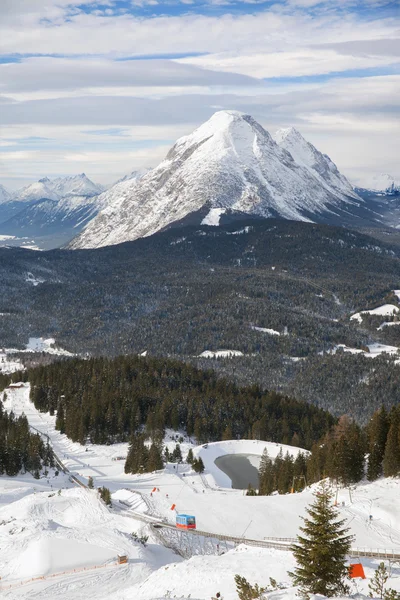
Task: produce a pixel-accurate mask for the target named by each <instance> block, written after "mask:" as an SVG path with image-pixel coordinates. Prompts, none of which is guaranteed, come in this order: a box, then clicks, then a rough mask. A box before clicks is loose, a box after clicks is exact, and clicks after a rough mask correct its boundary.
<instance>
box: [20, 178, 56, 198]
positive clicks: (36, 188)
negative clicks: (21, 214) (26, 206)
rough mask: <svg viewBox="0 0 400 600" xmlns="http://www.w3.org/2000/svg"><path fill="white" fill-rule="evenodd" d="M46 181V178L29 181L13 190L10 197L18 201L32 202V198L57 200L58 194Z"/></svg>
mask: <svg viewBox="0 0 400 600" xmlns="http://www.w3.org/2000/svg"><path fill="white" fill-rule="evenodd" d="M48 182H49V180H48V179H46V180H45V179H41V180H40V181H36V182H35V183H31V184H30V185H27V186H25V187H23V188H22V189H20V190H18V191H17V192H15V194H13V198H12V199H13V200H17V201H19V202H33V201H34V200H42V199H43V198H46V199H49V200H57V199H58V198H59V196H58V194H57V192H55V191H54V190H53V189H52V188H51V186H50V185H48Z"/></svg>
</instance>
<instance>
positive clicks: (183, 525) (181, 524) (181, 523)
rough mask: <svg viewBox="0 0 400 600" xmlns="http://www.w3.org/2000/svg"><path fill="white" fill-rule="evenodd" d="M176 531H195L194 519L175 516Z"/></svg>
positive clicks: (192, 517)
mask: <svg viewBox="0 0 400 600" xmlns="http://www.w3.org/2000/svg"><path fill="white" fill-rule="evenodd" d="M176 526H177V527H178V529H196V517H194V516H193V515H176Z"/></svg>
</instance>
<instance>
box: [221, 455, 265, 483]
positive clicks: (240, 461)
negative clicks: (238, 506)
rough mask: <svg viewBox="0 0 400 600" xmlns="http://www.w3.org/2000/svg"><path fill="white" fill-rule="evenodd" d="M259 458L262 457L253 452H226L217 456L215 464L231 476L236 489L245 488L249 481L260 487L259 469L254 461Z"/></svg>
mask: <svg viewBox="0 0 400 600" xmlns="http://www.w3.org/2000/svg"><path fill="white" fill-rule="evenodd" d="M250 459H251V462H250ZM255 459H256V460H255ZM259 460H260V457H259V456H256V455H253V454H225V455H224V456H220V457H218V458H216V459H215V464H216V466H217V467H218V469H221V471H223V472H224V473H225V475H227V476H228V477H229V479H230V480H231V481H232V487H233V488H234V489H236V490H245V489H247V488H248V486H249V483H250V484H251V486H252V487H253V488H258V469H257V468H256V467H255V466H254V464H252V463H254V462H258V461H259Z"/></svg>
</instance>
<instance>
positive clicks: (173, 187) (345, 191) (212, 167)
mask: <svg viewBox="0 0 400 600" xmlns="http://www.w3.org/2000/svg"><path fill="white" fill-rule="evenodd" d="M315 152H317V151H315ZM319 155H320V153H319ZM320 156H321V157H322V156H323V155H320ZM324 160H325V163H326V164H325V163H324V166H323V167H322V166H321V167H320V170H321V172H326V173H329V175H330V178H331V180H332V181H333V183H334V185H333V183H330V182H329V181H325V180H324V182H323V183H322V175H321V174H319V173H317V172H316V168H313V169H312V168H310V167H309V166H306V165H305V164H299V163H298V162H296V160H295V159H294V158H293V157H292V155H291V154H290V153H289V152H288V151H287V150H286V149H285V148H283V147H281V146H279V145H278V144H276V143H275V142H274V140H273V139H272V137H271V136H270V134H269V133H268V132H267V131H265V129H263V127H261V125H260V124H259V123H257V121H255V120H254V119H253V118H252V117H251V116H250V115H246V114H242V113H239V112H236V111H229V110H226V111H220V112H217V113H215V114H214V115H213V116H212V117H211V119H209V121H207V122H206V123H204V124H203V125H201V126H200V127H199V128H198V129H196V130H195V131H194V132H193V133H192V134H191V135H188V136H185V137H182V138H180V139H179V140H178V141H177V142H176V143H175V145H174V146H173V147H172V148H171V150H170V151H169V152H168V154H167V156H166V158H165V160H164V161H163V162H162V163H161V164H160V165H159V166H158V167H156V168H155V169H153V170H152V171H150V172H149V173H147V174H146V175H144V177H142V178H141V179H140V180H139V181H137V180H134V181H133V182H132V183H131V187H129V185H128V187H126V188H123V191H122V190H121V189H115V187H116V186H114V187H113V188H111V189H110V190H109V191H108V192H107V194H110V196H109V197H110V200H111V203H110V205H109V206H108V208H107V209H106V210H105V211H103V212H101V213H100V214H99V215H98V216H97V217H96V218H95V219H94V220H93V221H92V222H91V223H89V225H88V226H87V228H86V229H85V230H84V231H83V232H82V233H81V234H80V235H79V236H78V237H77V238H76V239H75V240H73V242H72V243H71V245H70V247H71V248H97V247H100V246H107V245H112V244H118V243H121V242H125V241H128V240H135V239H137V238H140V237H145V236H148V235H152V234H153V233H155V232H156V231H159V230H160V229H163V228H165V227H167V226H169V225H170V224H171V223H173V222H175V221H179V220H181V219H184V218H185V217H186V216H187V215H189V214H192V213H195V212H196V211H199V210H200V209H202V208H203V207H209V209H211V210H213V209H219V210H221V212H223V210H224V209H232V210H236V211H241V212H243V213H247V214H254V215H258V216H261V217H282V218H285V219H293V220H300V221H313V220H314V218H316V219H317V218H318V216H319V215H321V214H322V213H326V212H331V210H332V207H334V206H335V205H339V204H341V203H343V202H345V203H347V204H352V203H355V202H356V203H357V205H358V204H359V203H362V202H363V201H362V200H361V199H359V198H358V196H357V195H356V194H355V193H354V191H353V190H352V188H351V186H350V184H348V182H347V181H346V180H345V179H344V178H342V179H341V176H340V174H339V173H338V171H337V169H336V167H335V166H334V164H333V163H332V162H331V161H329V162H328V160H329V159H324ZM321 161H322V159H319V164H320V163H321ZM118 185H120V184H118ZM211 215H213V213H211ZM211 215H210V218H211ZM213 216H214V215H213ZM213 220H216V219H213Z"/></svg>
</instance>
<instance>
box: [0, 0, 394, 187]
mask: <svg viewBox="0 0 400 600" xmlns="http://www.w3.org/2000/svg"><path fill="white" fill-rule="evenodd" d="M399 99H400V3H399V0H395V1H390V2H389V1H386V0H282V1H279V0H275V1H272V0H270V1H263V0H245V1H239V0H103V1H102V2H98V1H95V0H0V183H2V184H3V185H5V186H6V187H9V188H10V189H15V188H17V187H19V186H20V185H23V184H25V183H27V182H30V181H33V180H36V179H38V178H40V177H44V176H45V175H48V176H49V177H53V176H57V175H67V174H73V173H80V172H83V171H84V172H85V173H86V174H87V175H88V176H89V177H91V178H92V179H93V180H95V181H99V182H101V183H111V182H112V181H114V180H115V179H117V178H118V177H120V176H121V175H124V174H126V173H128V172H130V171H132V170H133V169H135V168H139V167H143V166H155V165H156V164H157V163H158V162H159V161H160V160H161V159H162V158H163V157H164V155H165V154H166V152H167V150H168V148H169V146H170V145H171V144H172V143H173V142H174V141H175V139H176V138H177V137H180V136H181V135H184V134H187V133H190V132H191V131H192V130H193V129H194V128H195V127H196V126H198V125H199V124H200V123H202V122H203V121H205V120H206V119H208V118H209V117H210V116H211V115H212V114H213V112H215V111H216V110H219V109H221V108H231V109H236V110H241V111H244V112H248V113H250V114H252V115H253V116H254V117H255V118H256V119H257V120H258V121H260V122H261V123H262V125H263V126H264V127H265V128H266V129H268V130H269V131H270V132H273V131H275V130H276V129H278V128H279V127H284V126H289V125H294V126H295V127H297V128H298V129H299V130H300V131H301V132H302V133H303V135H305V137H306V138H308V139H309V140H310V141H311V142H312V143H314V144H315V145H316V146H317V147H318V148H319V149H320V150H321V151H323V152H326V153H327V154H329V155H330V156H331V158H332V159H333V160H334V161H335V162H336V163H337V165H338V166H339V168H340V169H341V170H342V171H343V172H344V174H345V175H347V176H348V177H349V178H350V180H351V181H353V182H354V183H360V184H362V182H363V180H365V178H366V177H369V176H370V175H371V174H372V173H377V174H378V173H380V172H385V173H391V174H392V175H394V176H399V177H400V159H399V156H400V143H399V140H400V110H399V105H400V101H399Z"/></svg>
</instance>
